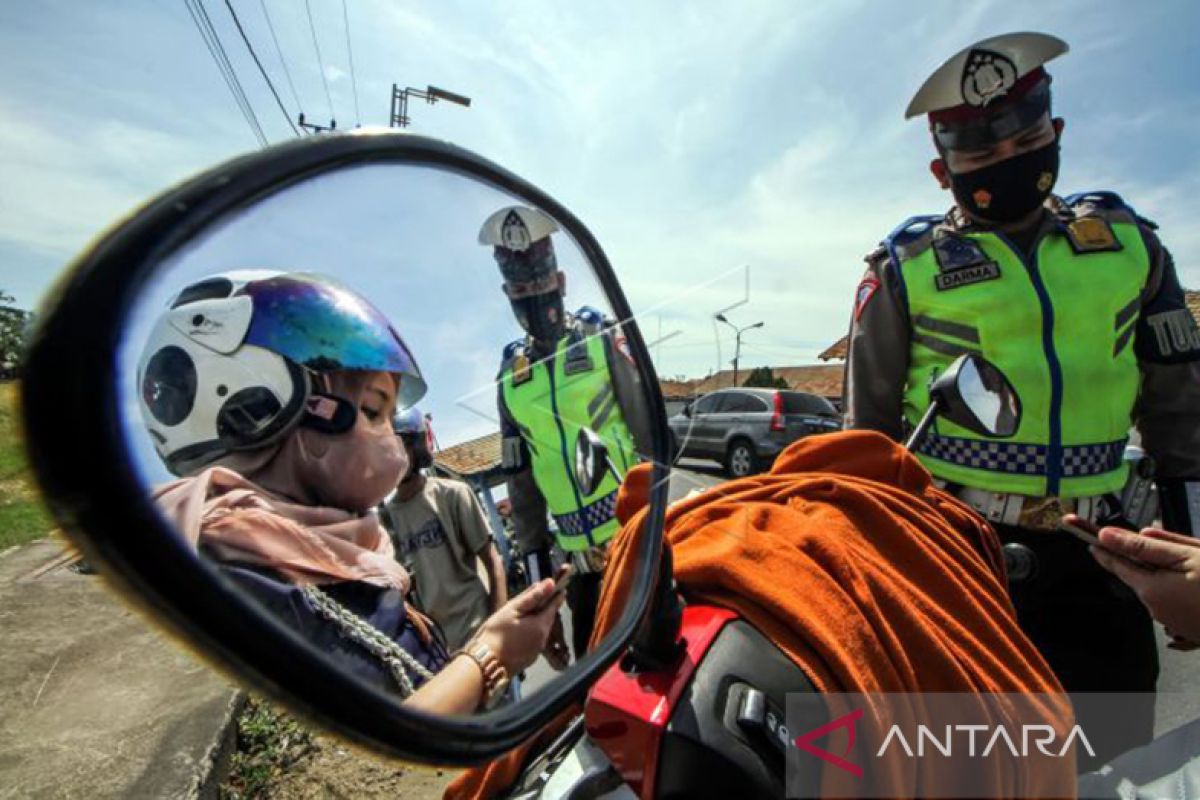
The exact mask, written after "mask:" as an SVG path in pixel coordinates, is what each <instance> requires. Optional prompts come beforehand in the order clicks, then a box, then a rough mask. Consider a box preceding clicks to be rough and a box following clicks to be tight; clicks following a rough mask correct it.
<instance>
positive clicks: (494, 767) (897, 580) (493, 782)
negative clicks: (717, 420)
mask: <svg viewBox="0 0 1200 800" xmlns="http://www.w3.org/2000/svg"><path fill="white" fill-rule="evenodd" d="M648 482H649V471H648V467H644V468H639V469H638V470H637V471H634V472H631V473H630V475H629V477H628V478H627V480H626V481H625V485H624V486H623V487H622V495H621V499H620V503H619V507H618V513H619V515H620V516H621V519H622V521H624V522H625V525H624V527H623V529H622V531H621V533H620V534H619V535H618V537H617V538H616V539H614V541H613V544H612V546H611V561H610V564H609V568H608V570H607V574H606V580H605V585H604V589H603V593H602V596H601V599H600V609H599V612H598V615H597V624H596V632H595V634H594V637H600V636H603V635H604V633H605V631H606V630H607V629H608V628H609V627H610V626H611V625H612V623H613V622H614V621H615V620H616V619H617V615H618V614H619V610H620V609H621V607H622V606H623V604H624V603H623V601H624V597H625V595H626V594H627V593H628V590H629V586H628V585H627V584H628V580H627V578H626V576H627V575H628V572H629V571H628V570H625V569H623V568H622V567H623V564H625V563H627V561H628V559H629V558H631V557H632V553H631V550H633V548H632V547H630V544H631V543H632V542H634V541H635V540H636V538H637V534H638V533H639V528H640V526H641V523H642V522H643V520H644V517H645V514H646V509H645V508H644V506H645V502H646V500H645V497H646V490H647V486H648ZM665 530H666V538H667V540H668V541H669V542H670V544H671V547H672V549H673V552H674V558H675V577H676V580H677V581H678V583H679V585H680V587H681V589H682V591H683V592H684V595H685V597H686V598H687V600H688V602H690V603H707V604H712V605H718V606H723V607H726V608H730V609H733V610H734V611H736V612H738V613H739V614H740V615H741V616H742V617H744V618H745V619H746V620H747V621H749V622H750V623H751V624H752V625H754V626H755V627H756V628H758V629H759V630H760V631H762V633H763V634H765V635H766V636H767V637H768V638H769V639H771V640H772V641H773V642H775V643H776V644H777V645H778V646H779V647H780V649H782V650H783V652H784V653H786V654H787V655H788V656H789V657H790V658H791V659H793V660H794V661H795V662H796V663H797V664H798V665H800V666H801V667H802V668H803V669H804V671H805V672H806V674H807V675H808V676H809V677H810V678H811V680H812V681H813V683H814V684H815V686H816V687H817V688H818V689H819V690H821V691H822V692H859V693H871V692H1014V693H1018V692H1019V693H1057V692H1061V691H1062V689H1061V687H1060V686H1059V684H1058V682H1057V681H1056V679H1055V678H1054V675H1053V673H1052V672H1051V671H1050V668H1049V667H1048V666H1047V665H1046V663H1045V661H1044V660H1043V659H1042V658H1041V656H1040V655H1039V654H1038V652H1037V651H1036V650H1035V649H1034V647H1033V645H1032V644H1031V643H1030V642H1029V640H1028V639H1027V638H1026V637H1025V636H1024V634H1023V633H1022V632H1021V631H1020V629H1019V628H1018V627H1017V623H1016V619H1015V615H1014V612H1013V609H1012V606H1011V604H1010V603H1009V601H1008V599H1007V595H1006V592H1005V587H1004V578H1003V567H1002V561H1001V557H1000V549H999V543H998V541H997V539H996V536H995V533H994V532H993V531H992V530H991V529H990V528H989V527H988V526H987V525H986V523H985V522H984V521H983V520H982V519H981V518H980V517H979V516H977V515H976V514H975V513H974V512H973V511H971V510H970V509H969V508H968V507H966V506H965V505H963V504H962V503H960V502H958V501H957V500H955V499H954V498H952V497H951V496H949V495H948V494H946V493H944V492H942V491H940V490H938V489H936V488H935V487H934V486H933V485H932V484H931V481H930V476H929V473H928V472H926V470H925V469H924V467H922V466H921V464H920V463H919V462H918V461H917V460H916V459H915V458H913V457H912V456H911V455H909V454H908V453H907V452H906V451H905V450H904V449H903V448H902V447H900V446H899V445H897V444H895V443H894V442H892V441H891V440H890V439H887V438H886V437H884V436H882V435H879V434H875V433H870V432H865V431H847V432H843V433H839V434H830V435H825V436H820V437H814V438H811V439H804V440H801V441H798V442H796V443H794V444H793V445H792V446H790V447H789V448H787V449H786V450H785V451H784V452H783V453H782V454H781V455H780V457H779V459H778V460H777V461H776V463H775V466H774V467H773V469H772V470H771V471H770V473H768V474H766V475H761V476H756V477H751V478H745V479H742V480H737V481H732V482H729V483H725V484H722V485H720V486H718V487H714V488H713V489H710V490H708V491H705V492H704V493H702V494H700V495H698V496H696V497H692V498H689V499H687V500H684V501H681V502H678V503H675V504H673V505H672V506H671V507H670V509H669V510H668V512H667V518H666V528H665ZM593 640H594V641H595V638H594V639H593ZM575 711H576V712H577V709H576V710H575ZM1053 711H1054V713H1056V714H1058V713H1068V712H1067V710H1066V709H1065V708H1063V707H1062V706H1059V707H1057V708H1055V709H1053ZM569 716H570V714H564V715H563V716H562V717H560V718H559V720H556V722H555V723H552V724H551V725H550V726H548V727H547V729H545V730H543V731H542V732H541V733H540V734H539V735H538V736H536V737H534V739H533V740H532V742H531V743H530V744H528V745H526V746H524V747H521V748H517V749H516V750H514V751H512V752H510V753H508V754H507V755H505V756H504V757H502V758H501V759H499V760H497V761H495V762H493V763H492V764H490V765H488V766H486V767H484V768H480V769H476V770H473V771H470V772H468V773H466V774H464V775H463V776H462V777H461V778H460V779H459V780H457V781H456V782H455V783H454V784H452V785H451V786H450V788H449V789H448V790H447V792H446V797H448V798H467V797H490V796H493V795H494V794H496V793H498V792H500V791H503V789H504V788H505V787H507V786H508V785H510V784H511V782H512V781H513V780H514V779H515V777H516V776H517V775H518V774H519V773H520V768H521V765H522V764H523V762H524V761H525V758H526V756H527V755H528V753H529V752H531V751H532V752H537V751H538V748H540V747H541V746H542V743H543V742H545V741H546V740H548V739H549V738H550V736H551V735H552V734H553V732H555V729H556V728H558V727H559V726H561V724H563V722H564V721H565V720H566V719H568V718H569ZM827 772H829V770H827ZM1071 772H1073V770H1071ZM1061 780H1062V776H1061V775H1058V776H1054V777H1053V778H1052V780H1051V781H1050V783H1048V784H1047V786H1046V788H1047V790H1048V789H1049V786H1051V785H1053V786H1055V787H1061V785H1062V784H1061ZM1007 790H1008V791H1009V792H1010V793H1014V792H1016V791H1017V789H1016V787H1015V786H1012V785H1011V784H1009V785H1008V787H1007ZM1020 791H1021V792H1022V794H1024V796H1037V792H1036V791H1032V790H1031V787H1030V786H1028V785H1025V786H1023V787H1022V788H1021V789H1020ZM1041 794H1042V796H1047V794H1048V791H1043V792H1041Z"/></svg>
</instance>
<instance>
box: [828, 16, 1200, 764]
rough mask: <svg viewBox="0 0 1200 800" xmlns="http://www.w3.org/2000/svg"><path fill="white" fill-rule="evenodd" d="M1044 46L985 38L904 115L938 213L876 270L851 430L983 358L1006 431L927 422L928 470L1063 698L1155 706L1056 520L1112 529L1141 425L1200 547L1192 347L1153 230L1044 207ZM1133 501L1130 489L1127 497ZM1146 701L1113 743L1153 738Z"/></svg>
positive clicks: (1144, 646) (1114, 619)
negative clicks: (937, 197)
mask: <svg viewBox="0 0 1200 800" xmlns="http://www.w3.org/2000/svg"><path fill="white" fill-rule="evenodd" d="M1066 50H1067V45H1066V44H1065V43H1064V42H1062V41H1061V40H1059V39H1056V38H1054V37H1052V36H1047V35H1043V34H1037V33H1016V34H1006V35H1002V36H996V37H993V38H990V39H985V40H983V41H980V42H977V43H976V44H973V45H971V46H970V47H967V48H965V49H964V50H962V51H960V52H959V53H957V54H956V55H955V56H953V57H952V58H951V59H949V60H948V61H946V62H945V63H944V64H943V65H942V66H941V67H939V68H938V69H937V70H936V71H935V72H934V73H933V74H932V75H931V76H930V77H929V79H928V80H926V81H925V84H924V85H923V86H922V87H921V89H920V90H919V91H918V92H917V94H916V96H915V97H914V98H913V99H912V102H911V103H910V104H909V107H908V111H907V115H906V116H907V117H909V118H912V117H915V116H918V115H923V114H924V115H928V119H929V126H930V130H931V133H932V135H933V141H934V146H935V147H936V149H937V158H935V159H934V160H933V161H932V163H931V171H932V173H933V176H934V178H935V179H936V180H937V182H938V183H939V184H940V185H941V187H942V188H943V189H947V190H949V191H950V192H951V193H952V194H953V196H954V203H955V204H954V207H953V208H951V209H950V211H949V212H948V213H946V214H944V215H938V216H922V217H912V218H910V219H908V220H907V221H905V222H904V223H903V224H901V225H900V226H899V227H897V228H896V229H895V230H894V231H893V232H892V233H891V234H890V235H889V236H888V237H887V238H886V239H885V240H884V242H883V243H882V245H881V246H880V247H879V248H878V249H876V250H875V251H874V252H873V253H871V254H870V255H869V256H868V257H867V262H868V268H867V272H866V275H865V276H864V278H863V280H862V282H861V283H860V284H859V287H858V291H857V295H856V298H855V304H854V311H853V319H852V322H851V332H850V338H849V351H848V360H847V364H846V386H845V406H846V414H847V425H848V427H855V428H871V429H876V430H879V431H882V432H884V433H887V434H888V435H890V436H892V437H893V438H899V437H900V436H901V435H902V433H903V430H904V427H905V425H906V423H907V424H908V425H911V424H913V423H914V422H915V421H916V420H917V419H919V418H920V416H921V414H922V412H923V411H924V410H925V409H926V408H927V406H928V402H929V398H928V394H927V387H928V384H929V381H930V380H931V378H932V377H933V376H934V375H935V374H937V373H938V372H940V371H941V370H943V369H945V368H946V366H947V365H948V364H949V363H950V362H951V361H952V360H953V359H954V358H955V357H957V356H959V355H962V354H964V353H978V354H982V355H983V356H984V357H985V358H987V359H988V360H990V361H992V362H993V363H995V364H996V365H997V366H998V367H999V368H1000V369H1001V370H1002V371H1003V372H1004V373H1005V374H1006V375H1007V376H1008V378H1009V380H1010V381H1011V382H1012V383H1013V385H1014V387H1015V388H1016V390H1017V392H1018V394H1019V396H1020V401H1021V404H1022V407H1023V412H1024V413H1023V417H1022V421H1021V424H1020V426H1019V428H1018V429H1017V431H1016V432H1015V434H1014V435H1012V436H1011V437H1008V438H1005V439H995V438H992V439H989V438H987V437H984V436H980V435H977V434H973V433H971V432H970V431H967V430H965V429H963V428H958V427H955V426H954V425H953V424H951V423H947V422H945V421H944V420H942V421H939V422H938V424H937V425H936V427H935V428H934V429H933V431H932V432H931V435H930V436H929V437H928V438H927V439H926V440H925V441H924V443H923V444H922V445H921V446H920V448H919V454H920V457H921V460H922V462H923V463H924V464H925V465H926V466H927V467H928V468H929V470H930V472H932V473H933V475H934V476H935V477H936V478H937V479H939V480H940V481H942V482H944V483H945V484H946V486H947V487H948V488H949V489H950V490H951V491H953V492H955V493H956V494H957V495H958V497H959V498H961V499H962V500H964V501H966V502H967V503H969V504H970V505H972V506H974V507H975V508H976V509H977V510H978V511H979V512H980V513H981V514H983V515H984V516H985V517H987V518H988V519H989V520H990V521H991V522H992V523H993V524H994V525H995V526H996V528H997V530H998V532H999V533H1000V536H1001V538H1002V539H1003V540H1004V541H1006V542H1018V543H1021V544H1023V545H1025V546H1027V547H1029V548H1031V549H1032V550H1033V551H1034V553H1035V555H1036V558H1037V560H1038V573H1037V575H1036V576H1035V577H1034V578H1033V580H1031V581H1029V582H1028V583H1027V584H1015V585H1014V586H1013V588H1012V597H1013V601H1014V604H1015V606H1016V609H1017V613H1018V617H1019V620H1020V622H1021V625H1022V627H1023V628H1024V630H1025V631H1026V632H1027V633H1028V634H1029V636H1030V638H1031V639H1033V641H1034V643H1035V644H1036V645H1037V646H1038V648H1039V649H1040V650H1041V652H1042V653H1043V655H1045V657H1046V659H1047V660H1048V661H1049V662H1050V664H1051V666H1052V667H1053V668H1054V670H1055V672H1056V674H1057V675H1058V677H1059V679H1060V680H1061V681H1062V683H1063V684H1064V685H1065V687H1066V688H1067V689H1068V690H1069V691H1104V692H1117V691H1123V692H1153V691H1154V689H1155V684H1156V681H1157V675H1158V658H1157V651H1156V646H1155V638H1154V630H1153V625H1152V623H1151V620H1150V617H1149V616H1148V615H1147V614H1146V612H1145V610H1144V609H1143V608H1142V607H1141V606H1140V604H1139V603H1138V602H1137V599H1136V598H1135V597H1133V596H1132V595H1131V594H1130V593H1129V592H1127V591H1123V590H1122V588H1121V587H1118V586H1115V585H1114V581H1112V580H1111V579H1110V578H1109V576H1108V575H1107V573H1105V572H1103V571H1102V570H1100V569H1098V568H1097V565H1096V564H1095V563H1094V561H1093V560H1092V559H1091V558H1090V557H1089V556H1088V554H1087V552H1086V549H1085V547H1084V546H1083V545H1082V544H1081V543H1079V542H1077V541H1075V540H1074V539H1071V538H1069V537H1068V536H1067V535H1066V534H1065V533H1063V532H1061V531H1059V530H1058V529H1057V528H1058V523H1059V520H1060V518H1061V517H1062V515H1063V514H1065V513H1075V514H1078V515H1080V516H1082V517H1085V518H1090V519H1091V520H1092V521H1099V520H1102V519H1103V518H1105V517H1106V516H1112V515H1113V514H1120V513H1122V508H1121V507H1120V502H1119V500H1118V498H1119V497H1120V496H1121V495H1122V493H1123V489H1125V488H1126V486H1127V479H1128V477H1129V475H1130V474H1131V470H1130V468H1129V466H1128V465H1127V464H1126V463H1125V462H1124V461H1123V453H1124V451H1125V447H1126V442H1127V438H1128V434H1129V430H1130V427H1131V425H1136V427H1137V429H1138V431H1139V433H1140V435H1141V440H1142V445H1143V446H1144V448H1145V450H1146V451H1147V452H1148V453H1149V455H1150V456H1152V457H1153V459H1154V461H1155V462H1156V464H1157V480H1158V485H1159V491H1160V495H1161V497H1162V515H1163V520H1164V524H1165V527H1167V528H1169V529H1171V530H1177V531H1186V532H1190V533H1192V534H1195V533H1197V532H1200V332H1198V331H1197V327H1196V324H1195V321H1194V320H1193V319H1192V317H1191V316H1190V315H1189V312H1188V311H1187V308H1186V306H1185V304H1184V295H1183V290H1182V288H1181V287H1180V284H1179V279H1178V277H1177V276H1176V273H1175V268H1174V265H1173V263H1172V260H1171V255H1170V253H1169V252H1168V251H1167V250H1166V249H1165V248H1164V247H1163V245H1162V244H1161V243H1160V241H1159V239H1158V237H1157V235H1156V234H1155V228H1156V226H1155V225H1154V224H1153V223H1152V222H1150V221H1148V220H1146V219H1144V218H1142V217H1140V216H1138V214H1137V213H1136V212H1135V211H1134V210H1133V208H1132V207H1131V206H1130V205H1129V204H1128V203H1127V202H1126V201H1125V200H1124V199H1122V198H1121V197H1120V196H1118V195H1117V194H1115V193H1113V192H1109V191H1095V192H1088V193H1084V194H1076V195H1071V196H1068V197H1065V198H1063V197H1059V196H1056V195H1054V194H1052V189H1053V188H1054V185H1055V182H1056V180H1057V178H1058V173H1059V140H1060V137H1061V135H1062V131H1063V120H1062V119H1061V118H1056V117H1054V116H1053V115H1052V113H1051V107H1050V99H1051V98H1050V76H1049V74H1047V72H1046V70H1045V69H1044V67H1043V65H1044V64H1045V63H1046V62H1048V61H1050V60H1051V59H1053V58H1055V57H1057V56H1059V55H1061V54H1062V53H1065V52H1066ZM1125 495H1126V497H1128V496H1129V492H1125ZM1153 714H1154V708H1153V698H1152V697H1150V698H1149V700H1148V701H1145V702H1140V703H1134V705H1133V706H1131V708H1130V713H1129V714H1128V715H1127V722H1128V726H1127V728H1126V731H1125V732H1124V733H1125V735H1126V736H1127V737H1128V738H1127V739H1126V740H1125V741H1123V742H1118V743H1114V746H1130V745H1133V744H1136V743H1138V742H1140V741H1145V740H1148V739H1149V738H1150V735H1151V732H1152V726H1153Z"/></svg>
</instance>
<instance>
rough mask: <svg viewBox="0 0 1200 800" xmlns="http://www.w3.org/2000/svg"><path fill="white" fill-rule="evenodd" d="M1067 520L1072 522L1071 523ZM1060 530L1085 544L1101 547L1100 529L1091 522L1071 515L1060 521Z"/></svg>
mask: <svg viewBox="0 0 1200 800" xmlns="http://www.w3.org/2000/svg"><path fill="white" fill-rule="evenodd" d="M1067 520H1070V522H1068V521H1067ZM1058 528H1059V530H1063V531H1066V532H1067V533H1069V534H1071V535H1072V536H1074V537H1075V538H1076V539H1078V540H1079V541H1081V542H1083V543H1084V544H1089V545H1095V546H1096V547H1100V528H1099V526H1097V525H1096V523H1094V522H1092V521H1090V520H1086V519H1084V518H1083V517H1077V516H1075V515H1073V514H1069V515H1067V516H1065V517H1063V518H1062V519H1061V520H1059V522H1058Z"/></svg>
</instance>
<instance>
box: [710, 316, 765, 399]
mask: <svg viewBox="0 0 1200 800" xmlns="http://www.w3.org/2000/svg"><path fill="white" fill-rule="evenodd" d="M714 316H715V318H716V320H717V322H724V323H725V324H726V325H728V326H729V327H731V328H733V330H734V333H735V334H736V336H735V342H736V344H735V345H734V348H733V385H734V386H735V387H736V386H737V385H738V359H739V358H740V357H741V355H742V334H743V333H745V332H746V331H748V330H752V329H754V328H761V327H762V326H763V325H764V324H765V323H763V322H756V323H754V324H753V325H747V326H746V327H744V328H739V327H738V326H736V325H734V324H733V323H732V322H730V321H729V320H727V319H725V315H724V314H716V315H714Z"/></svg>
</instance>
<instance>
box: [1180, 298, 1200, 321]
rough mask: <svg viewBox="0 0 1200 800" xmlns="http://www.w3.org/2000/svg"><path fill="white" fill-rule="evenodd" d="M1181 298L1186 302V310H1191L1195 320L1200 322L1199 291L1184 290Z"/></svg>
mask: <svg viewBox="0 0 1200 800" xmlns="http://www.w3.org/2000/svg"><path fill="white" fill-rule="evenodd" d="M1183 298H1184V300H1185V301H1186V302H1187V307H1188V311H1191V312H1192V316H1193V317H1195V318H1196V322H1197V323H1200V292H1184V293H1183Z"/></svg>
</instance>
